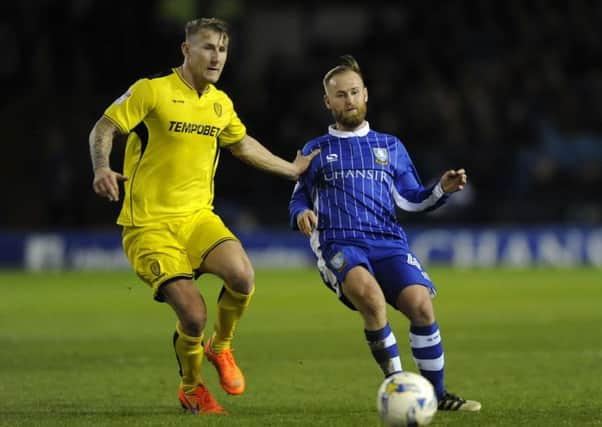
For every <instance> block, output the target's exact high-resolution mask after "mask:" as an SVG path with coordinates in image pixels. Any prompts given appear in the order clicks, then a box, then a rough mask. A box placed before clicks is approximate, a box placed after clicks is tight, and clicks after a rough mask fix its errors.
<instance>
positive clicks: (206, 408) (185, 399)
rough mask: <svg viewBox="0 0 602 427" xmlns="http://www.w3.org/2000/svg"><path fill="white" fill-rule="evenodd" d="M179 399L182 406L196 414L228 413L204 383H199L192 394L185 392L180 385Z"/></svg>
mask: <svg viewBox="0 0 602 427" xmlns="http://www.w3.org/2000/svg"><path fill="white" fill-rule="evenodd" d="M178 399H179V400H180V404H181V405H182V408H184V409H186V411H188V412H190V413H192V414H195V415H199V414H222V415H227V414H228V413H227V412H226V410H225V409H224V408H222V407H221V406H220V405H219V403H217V401H216V400H215V399H214V398H213V396H211V393H209V390H207V387H205V386H204V385H203V384H200V385H198V386H197V388H196V389H195V390H194V392H193V393H192V394H185V393H184V390H183V389H182V387H180V389H179V390H178Z"/></svg>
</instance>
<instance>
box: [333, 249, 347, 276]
mask: <svg viewBox="0 0 602 427" xmlns="http://www.w3.org/2000/svg"><path fill="white" fill-rule="evenodd" d="M345 264H346V263H345V257H344V256H343V252H341V251H339V252H337V253H336V254H334V256H333V257H332V258H331V259H330V265H331V266H332V268H334V269H335V270H339V271H340V270H342V269H343V267H345Z"/></svg>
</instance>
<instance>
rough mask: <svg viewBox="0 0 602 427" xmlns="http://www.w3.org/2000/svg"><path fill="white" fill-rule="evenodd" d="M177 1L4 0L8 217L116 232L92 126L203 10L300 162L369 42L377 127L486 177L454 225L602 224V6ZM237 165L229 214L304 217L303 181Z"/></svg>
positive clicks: (250, 219)
mask: <svg viewBox="0 0 602 427" xmlns="http://www.w3.org/2000/svg"><path fill="white" fill-rule="evenodd" d="M59 3H61V4H59ZM169 3H170V2H167V1H158V0H154V1H146V2H143V4H144V7H140V5H141V2H117V1H116V0H105V1H95V0H89V1H75V0H73V1H71V2H64V3H63V2H52V1H50V0H47V1H39V2H34V1H23V2H5V3H3V5H2V6H0V8H2V9H3V10H2V14H0V16H1V18H0V40H2V42H3V43H2V45H3V46H6V48H7V49H6V51H5V52H4V55H3V61H2V62H1V64H0V79H1V82H2V83H1V84H2V88H3V91H4V93H5V96H3V97H2V98H1V100H0V108H1V109H2V114H0V117H1V118H0V120H1V121H2V128H3V129H4V131H5V138H6V139H5V144H6V145H5V147H7V148H6V149H7V150H10V151H9V153H10V154H11V157H10V158H9V159H10V160H7V161H5V165H4V167H3V170H4V173H5V174H6V177H7V178H5V181H6V180H7V179H8V182H10V188H9V196H10V199H11V200H14V201H15V203H13V204H12V208H11V209H3V210H2V213H0V221H2V224H4V225H5V226H9V227H34V228H36V227H38V228H48V227H83V226H88V227H90V226H91V227H110V226H112V221H113V219H114V218H115V216H116V214H117V211H118V206H116V205H110V204H107V203H105V202H103V201H101V200H98V199H97V198H96V197H95V195H94V193H93V191H92V190H91V178H92V172H91V170H90V167H89V153H88V144H87V139H88V134H87V132H88V131H89V129H90V127H91V125H92V124H93V121H94V120H95V119H96V118H97V117H98V115H99V114H100V113H102V111H98V106H99V105H106V104H107V102H110V100H111V99H114V98H117V97H118V96H119V95H121V94H122V93H123V92H124V91H125V89H126V88H127V85H128V84H129V82H131V81H132V80H133V79H135V78H138V77H142V76H145V75H152V74H154V73H156V72H158V71H162V70H161V69H160V68H158V67H163V66H164V65H163V64H166V63H172V64H173V65H174V66H176V65H177V64H179V63H180V61H181V57H180V56H177V55H175V54H174V52H175V53H177V49H174V48H173V47H174V46H178V45H179V43H180V42H181V40H182V37H183V34H182V22H184V21H186V20H187V19H189V18H190V15H191V14H192V15H196V16H212V15H215V16H220V17H222V18H224V19H226V20H228V21H230V23H231V24H232V26H233V39H232V52H231V53H232V54H231V57H230V59H229V63H228V65H227V66H226V69H225V71H224V75H223V77H222V79H221V81H220V86H222V87H224V88H225V89H226V90H227V92H228V93H229V94H230V95H231V97H232V98H233V100H234V103H235V106H236V108H237V111H238V113H239V116H241V118H242V119H243V121H244V122H245V123H246V124H247V126H248V127H249V130H250V133H252V134H254V135H255V134H256V135H257V136H259V137H260V138H261V139H262V141H265V142H266V145H267V146H268V147H269V148H270V149H271V150H272V151H273V152H275V153H276V154H278V155H281V156H282V157H285V158H288V159H292V158H293V157H294V153H295V151H296V150H297V149H298V148H299V147H301V146H302V145H303V143H304V142H305V141H306V140H307V139H309V138H311V137H312V136H314V135H317V134H321V133H323V132H324V130H325V129H326V126H327V125H328V120H327V118H328V117H327V115H326V114H324V110H323V106H322V105H321V104H319V103H317V102H316V100H319V99H320V98H321V90H322V88H321V87H320V85H316V82H320V81H321V78H322V77H323V76H321V75H320V74H321V73H322V71H323V70H324V69H325V64H330V63H332V62H334V61H335V60H336V58H338V57H339V56H340V55H342V54H345V53H352V54H353V55H354V56H355V57H356V58H358V60H359V61H360V62H361V63H362V64H364V65H363V70H364V73H365V79H366V83H367V86H368V89H369V95H370V99H371V100H374V102H373V104H371V103H370V102H369V104H368V106H369V109H370V113H369V118H370V121H371V122H372V123H373V125H374V127H375V128H378V129H381V130H383V131H386V132H388V133H391V134H395V135H399V136H400V137H401V139H402V140H403V141H404V143H405V144H406V145H407V146H408V148H409V151H410V152H411V153H413V156H414V158H413V160H414V162H415V163H416V165H417V167H418V170H419V171H420V172H421V176H422V179H423V180H425V181H427V182H428V180H429V179H431V178H435V177H438V176H440V174H441V172H442V171H443V170H445V169H447V168H450V167H454V168H457V167H464V168H465V169H466V170H467V171H468V175H469V180H470V182H469V183H470V185H469V188H468V189H467V191H465V192H463V193H464V194H463V195H462V196H461V197H455V198H454V203H450V205H449V206H447V207H446V208H445V209H443V210H442V211H441V213H439V214H437V216H436V217H435V218H436V220H437V221H447V222H450V223H467V222H470V223H502V224H513V223H533V224H539V223H560V222H562V223H590V224H591V223H600V222H602V120H600V114H601V113H602V69H600V67H599V65H598V64H599V63H601V62H602V60H601V59H602V58H600V56H602V46H601V44H602V32H601V30H600V26H599V22H602V3H601V2H597V1H595V0H575V1H570V2H560V3H558V2H546V1H532V2H523V1H520V0H509V1H506V2H495V1H481V2H469V1H466V0H450V1H447V2H437V1H403V2H395V3H394V4H391V3H388V2H383V3H382V5H379V2H370V3H369V4H365V2H361V3H359V2H358V3H357V4H356V3H353V2H317V1H315V2H314V1H307V2H303V4H302V6H301V5H299V4H297V3H292V2H291V3H290V5H289V4H288V3H286V2H282V3H279V6H278V7H277V8H275V9H274V8H271V7H270V6H268V5H267V4H264V3H263V2H261V1H259V2H250V1H247V2H245V1H232V2H226V3H228V4H229V5H230V6H229V7H227V8H224V7H223V6H220V2H217V1H213V2H202V5H201V4H200V2H199V3H198V4H197V3H196V2H192V1H182V2H175V3H178V4H180V8H179V9H177V8H176V9H174V8H173V7H171V8H170V7H168V4H169ZM172 3H173V2H172ZM69 5H70V6H69ZM186 5H187V6H186ZM185 6H186V7H185ZM220 7H221V8H220ZM115 11H119V12H118V13H116V12H115ZM290 24H295V25H290ZM260 30H261V31H260ZM258 33H262V34H263V36H262V37H263V38H261V36H260V35H259V34H258ZM258 41H259V42H258ZM262 41H263V42H262ZM8 147H10V148H8ZM120 151H122V150H119V149H115V150H114V152H116V153H119V152H120ZM114 162H115V163H114V165H118V164H119V162H120V158H119V156H115V159H114ZM221 162H222V167H221V168H220V171H219V173H218V176H217V179H216V184H217V186H218V191H217V196H218V199H216V208H217V210H218V211H220V213H221V214H222V215H223V217H225V219H226V222H228V223H230V224H232V225H233V226H234V227H235V228H236V227H241V228H242V227H252V226H274V225H275V226H286V223H287V202H288V198H289V196H290V193H291V191H292V186H291V185H290V183H287V182H285V181H281V180H275V179H274V178H273V177H272V176H270V175H267V174H263V173H261V172H258V171H255V170H253V169H251V168H247V167H245V166H241V165H240V163H239V162H237V161H235V160H232V159H230V158H229V156H228V153H224V154H223V155H222V158H221ZM404 221H409V222H412V221H414V219H413V218H412V217H406V218H404ZM416 221H418V219H416ZM419 221H422V222H423V221H425V218H424V216H422V217H420V220H419ZM427 221H428V220H427Z"/></svg>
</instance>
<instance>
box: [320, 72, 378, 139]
mask: <svg viewBox="0 0 602 427" xmlns="http://www.w3.org/2000/svg"><path fill="white" fill-rule="evenodd" d="M325 101H326V107H327V108H328V109H329V110H330V111H331V113H332V117H334V120H335V122H336V123H337V126H338V127H339V128H340V129H341V130H355V129H357V128H358V127H359V126H360V125H361V124H362V123H363V122H364V120H365V119H366V113H367V111H368V104H367V101H368V90H367V89H366V87H365V86H364V82H363V80H362V78H361V77H360V75H359V74H357V73H355V72H353V71H348V72H343V73H340V74H337V75H335V76H333V77H332V78H331V79H330V80H329V82H328V84H327V86H326V98H325Z"/></svg>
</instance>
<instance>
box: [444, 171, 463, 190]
mask: <svg viewBox="0 0 602 427" xmlns="http://www.w3.org/2000/svg"><path fill="white" fill-rule="evenodd" d="M467 180H468V177H467V176H466V171H465V170H464V169H456V170H453V169H450V170H448V171H446V172H445V173H444V174H443V176H442V177H441V189H442V190H443V191H445V192H446V193H454V192H456V191H460V190H463V189H464V185H465V184H466V181H467Z"/></svg>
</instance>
